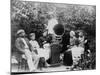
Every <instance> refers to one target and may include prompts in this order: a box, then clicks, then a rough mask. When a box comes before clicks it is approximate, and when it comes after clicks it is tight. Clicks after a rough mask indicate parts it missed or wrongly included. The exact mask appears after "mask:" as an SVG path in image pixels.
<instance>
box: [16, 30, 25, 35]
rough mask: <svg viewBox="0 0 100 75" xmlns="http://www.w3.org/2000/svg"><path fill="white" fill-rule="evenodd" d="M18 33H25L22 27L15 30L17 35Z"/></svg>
mask: <svg viewBox="0 0 100 75" xmlns="http://www.w3.org/2000/svg"><path fill="white" fill-rule="evenodd" d="M20 33H25V31H24V30H23V29H20V30H18V31H17V35H18V34H20Z"/></svg>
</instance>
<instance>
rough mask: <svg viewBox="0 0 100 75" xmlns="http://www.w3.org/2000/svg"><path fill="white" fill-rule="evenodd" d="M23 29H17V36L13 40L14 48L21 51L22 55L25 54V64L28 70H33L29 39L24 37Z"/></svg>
mask: <svg viewBox="0 0 100 75" xmlns="http://www.w3.org/2000/svg"><path fill="white" fill-rule="evenodd" d="M25 35H26V34H25V31H24V30H23V29H20V30H18V31H17V36H18V38H17V39H16V41H15V46H16V48H17V49H18V50H19V51H20V52H21V53H22V55H25V57H26V60H27V64H28V67H29V70H30V71H33V70H34V65H33V61H32V54H31V51H30V49H29V48H30V47H29V46H30V45H29V40H28V39H27V38H26V37H25Z"/></svg>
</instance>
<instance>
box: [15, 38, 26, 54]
mask: <svg viewBox="0 0 100 75" xmlns="http://www.w3.org/2000/svg"><path fill="white" fill-rule="evenodd" d="M21 42H22V41H21V40H19V39H17V40H16V42H15V46H16V48H17V49H18V50H19V51H21V52H22V53H24V50H23V49H22V48H21Z"/></svg>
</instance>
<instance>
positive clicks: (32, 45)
mask: <svg viewBox="0 0 100 75" xmlns="http://www.w3.org/2000/svg"><path fill="white" fill-rule="evenodd" d="M17 36H18V37H17V39H16V42H15V45H16V48H17V49H18V50H19V51H20V52H21V53H22V57H23V58H25V59H26V60H27V64H28V67H29V70H30V71H35V70H36V69H37V68H38V64H39V61H40V58H44V59H45V60H47V59H48V58H49V56H50V45H49V43H45V44H44V45H43V47H42V48H41V47H40V46H39V44H38V42H37V41H36V40H35V33H30V34H29V38H30V40H29V39H28V38H27V37H26V34H25V31H24V30H23V29H20V30H18V32H17ZM42 60H43V59H42ZM45 64H46V62H45Z"/></svg>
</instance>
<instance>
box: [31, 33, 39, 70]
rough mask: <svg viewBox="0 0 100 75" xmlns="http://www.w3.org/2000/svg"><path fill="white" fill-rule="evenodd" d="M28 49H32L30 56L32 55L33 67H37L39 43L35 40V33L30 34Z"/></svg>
mask: <svg viewBox="0 0 100 75" xmlns="http://www.w3.org/2000/svg"><path fill="white" fill-rule="evenodd" d="M30 39H31V40H30V41H29V43H30V49H31V51H32V56H33V60H34V61H33V64H34V68H35V69H37V67H38V62H39V55H38V49H39V44H38V42H37V41H36V40H35V33H31V34H30Z"/></svg>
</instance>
